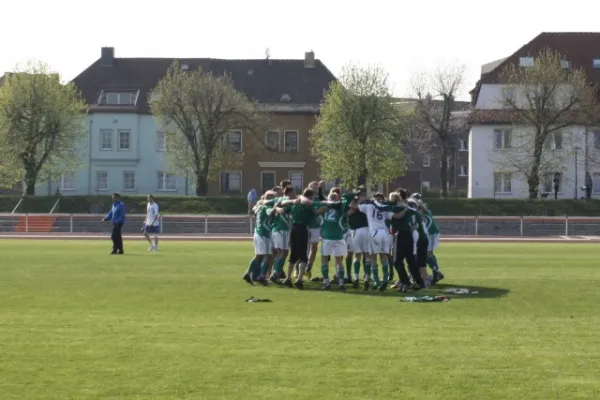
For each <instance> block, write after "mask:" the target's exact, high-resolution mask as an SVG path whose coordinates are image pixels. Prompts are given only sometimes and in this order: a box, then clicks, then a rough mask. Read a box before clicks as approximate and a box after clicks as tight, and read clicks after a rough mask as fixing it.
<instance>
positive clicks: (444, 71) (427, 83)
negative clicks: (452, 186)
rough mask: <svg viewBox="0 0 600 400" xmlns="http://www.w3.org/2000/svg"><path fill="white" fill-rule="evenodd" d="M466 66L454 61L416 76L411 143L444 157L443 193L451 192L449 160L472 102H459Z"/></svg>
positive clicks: (442, 160)
mask: <svg viewBox="0 0 600 400" xmlns="http://www.w3.org/2000/svg"><path fill="white" fill-rule="evenodd" d="M464 75H465V66H464V65H456V64H451V65H448V66H445V67H439V68H437V69H436V70H434V71H432V72H425V73H421V74H417V75H416V76H414V77H413V80H412V91H413V95H414V96H415V97H416V104H415V113H414V121H413V132H414V134H413V137H412V139H411V142H412V143H411V144H413V145H416V147H417V148H418V149H419V150H420V151H421V153H423V154H426V155H429V156H434V157H439V158H440V160H441V168H440V182H441V186H442V187H441V195H442V197H446V196H447V195H448V160H449V158H450V156H451V151H452V149H453V148H454V147H455V146H456V143H457V139H458V136H459V135H460V134H463V133H464V132H465V129H466V127H467V122H468V109H469V106H466V105H463V104H462V102H458V101H457V98H458V97H459V96H460V94H461V91H462V90H463V84H464Z"/></svg>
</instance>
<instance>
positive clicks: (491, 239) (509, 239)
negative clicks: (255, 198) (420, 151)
mask: <svg viewBox="0 0 600 400" xmlns="http://www.w3.org/2000/svg"><path fill="white" fill-rule="evenodd" d="M160 238H161V240H167V241H250V240H252V236H250V235H243V234H221V235H218V234H212V235H210V234H209V235H186V234H181V235H160ZM1 239H5V240H8V239H37V240H40V239H43V240H109V239H110V233H106V234H98V233H87V234H86V233H81V234H76V233H67V234H64V233H53V234H40V233H23V234H14V233H8V232H6V233H4V232H0V240H1ZM123 239H125V240H145V239H144V237H143V236H142V235H124V236H123ZM441 241H442V242H446V243H448V242H449V243H465V242H478V243H502V242H503V243H525V242H526V243H548V242H551V243H600V236H541V237H526V236H523V237H518V236H442V238H441Z"/></svg>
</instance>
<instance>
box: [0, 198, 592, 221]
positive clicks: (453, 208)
mask: <svg viewBox="0 0 600 400" xmlns="http://www.w3.org/2000/svg"><path fill="white" fill-rule="evenodd" d="M19 198H20V197H19V196H0V212H2V213H7V212H11V211H12V210H13V208H14V207H15V206H16V205H17V203H18V201H19ZM56 199H57V198H56V196H29V197H25V198H24V199H23V202H22V203H21V206H20V208H19V210H18V212H20V213H48V212H50V210H51V209H52V206H53V205H54V203H55V202H56ZM156 199H157V202H158V204H159V205H160V209H161V212H162V213H164V214H245V213H246V211H247V204H246V199H245V198H243V197H181V196H180V197H160V196H157V198H156ZM123 200H124V202H125V205H126V207H127V211H128V213H133V214H143V213H145V212H146V198H145V197H142V196H136V197H123ZM425 200H426V202H427V204H428V205H429V207H430V208H431V209H432V211H433V212H434V214H435V215H447V216H475V215H481V216H486V215H487V216H506V215H508V216H528V215H532V216H536V215H537V216H563V215H571V216H600V200H551V199H546V200H534V201H530V200H498V199H439V198H438V199H436V198H426V199H425ZM110 205H111V198H110V197H109V196H71V197H69V196H63V197H61V200H60V203H59V207H58V209H57V210H56V211H55V212H56V213H67V214H71V213H73V214H79V213H94V214H99V213H105V212H106V211H107V210H108V209H109V208H110Z"/></svg>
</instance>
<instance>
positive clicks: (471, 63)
mask: <svg viewBox="0 0 600 400" xmlns="http://www.w3.org/2000/svg"><path fill="white" fill-rule="evenodd" d="M354 4H356V6H354ZM598 15H600V3H598V2H596V1H593V0H571V1H568V2H564V1H557V0H546V1H543V2H542V1H531V0H529V1H528V0H502V1H496V2H494V1H483V2H480V1H474V0H473V1H465V0H425V1H412V0H405V1H391V0H390V1H380V0H370V1H367V2H362V1H361V2H358V1H352V0H350V1H339V0H335V1H334V0H319V1H317V0H302V1H285V0H279V1H275V0H252V1H241V0H228V1H214V0H207V1H202V0H196V1H193V0H189V1H181V0H170V1H164V0H163V1H158V0H144V1H142V0H120V1H116V0H102V1H99V2H87V1H81V0H79V1H74V0H71V1H69V0H29V1H27V0H22V1H9V2H7V4H3V6H2V17H3V18H2V24H0V33H1V37H2V40H1V42H0V49H1V50H2V51H1V58H0V74H1V73H4V72H6V71H12V70H14V68H15V66H16V65H17V64H22V63H24V62H26V61H27V60H29V59H34V60H42V61H45V62H47V63H48V64H49V65H50V66H51V67H52V68H53V69H54V70H56V71H58V72H60V74H61V76H62V78H63V79H67V80H68V79H72V78H74V77H75V76H76V75H77V74H78V73H79V72H81V71H82V70H83V69H85V68H86V67H87V66H88V65H89V64H91V63H92V62H94V61H95V60H96V59H97V58H99V56H100V48H101V47H102V46H111V47H114V48H115V55H116V56H117V57H210V58H263V57H264V56H265V50H266V49H267V48H269V49H270V54H271V58H273V59H277V58H303V57H304V52H305V51H309V50H311V49H312V50H314V51H315V56H316V57H317V58H319V59H321V60H322V61H323V62H324V63H325V64H326V65H327V66H328V67H329V69H330V70H331V71H332V72H333V73H334V74H336V75H339V73H340V71H341V69H342V66H343V65H344V64H345V63H347V62H349V61H352V62H358V63H361V64H368V63H373V64H377V65H379V66H381V67H383V68H384V69H385V70H387V71H388V72H389V74H390V79H391V81H392V84H393V88H394V94H395V95H396V96H407V95H409V94H410V93H409V92H410V91H409V87H410V85H409V81H410V78H411V76H412V75H413V74H414V73H415V72H417V71H422V70H427V69H431V68H435V67H436V66H437V65H440V64H441V65H444V64H448V63H453V62H458V63H461V64H465V65H466V67H467V77H466V85H465V86H466V87H465V90H464V96H463V98H464V99H467V98H468V96H467V92H468V90H469V89H470V88H471V87H472V86H473V85H474V84H475V82H476V81H477V79H478V76H479V72H480V67H481V64H484V63H487V62H490V61H493V60H496V59H498V58H502V57H505V56H508V55H510V54H511V53H513V52H514V51H516V50H517V49H518V48H519V47H520V46H522V45H523V44H525V43H526V42H528V41H529V40H531V39H533V37H535V36H536V35H537V34H539V33H540V32H542V31H546V32H551V31H582V32H583V31H598V30H600V25H599V23H598ZM598 51H599V53H600V49H598Z"/></svg>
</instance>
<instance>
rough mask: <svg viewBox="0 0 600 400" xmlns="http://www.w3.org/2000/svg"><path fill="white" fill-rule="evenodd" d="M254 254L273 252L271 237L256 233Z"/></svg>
mask: <svg viewBox="0 0 600 400" xmlns="http://www.w3.org/2000/svg"><path fill="white" fill-rule="evenodd" d="M254 254H255V255H257V256H266V255H270V254H271V239H270V238H266V237H262V236H260V235H257V234H256V233H255V234H254Z"/></svg>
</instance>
